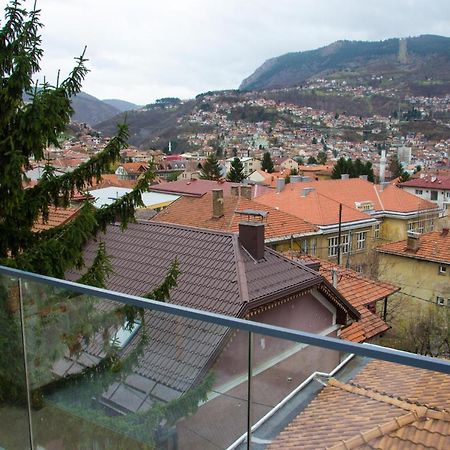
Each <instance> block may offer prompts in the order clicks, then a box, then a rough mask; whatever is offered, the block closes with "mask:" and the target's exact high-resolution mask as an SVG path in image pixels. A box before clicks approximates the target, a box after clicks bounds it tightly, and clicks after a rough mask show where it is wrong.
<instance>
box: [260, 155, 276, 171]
mask: <svg viewBox="0 0 450 450" xmlns="http://www.w3.org/2000/svg"><path fill="white" fill-rule="evenodd" d="M261 170H264V171H265V172H267V173H272V172H273V171H274V170H275V169H274V167H273V161H272V158H271V156H270V153H269V152H265V153H264V155H263V159H262V163H261Z"/></svg>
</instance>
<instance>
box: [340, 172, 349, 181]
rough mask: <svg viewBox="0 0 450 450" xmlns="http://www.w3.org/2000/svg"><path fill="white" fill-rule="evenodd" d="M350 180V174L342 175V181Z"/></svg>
mask: <svg viewBox="0 0 450 450" xmlns="http://www.w3.org/2000/svg"><path fill="white" fill-rule="evenodd" d="M349 178H350V175H349V174H348V173H342V174H341V180H348V179H349Z"/></svg>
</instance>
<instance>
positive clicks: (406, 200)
mask: <svg viewBox="0 0 450 450" xmlns="http://www.w3.org/2000/svg"><path fill="white" fill-rule="evenodd" d="M307 187H310V188H314V190H313V191H312V192H310V193H309V194H308V195H307V196H306V197H304V196H302V190H303V189H304V188H307ZM365 201H370V202H372V203H373V206H374V210H375V211H376V212H378V213H389V212H394V213H412V212H415V211H422V210H429V209H432V210H437V208H438V207H437V205H435V204H434V203H431V202H429V201H427V200H423V199H420V198H418V197H416V196H415V195H412V194H410V193H408V192H406V191H403V190H402V189H400V188H398V187H396V186H393V185H389V186H386V187H384V189H383V190H382V189H381V186H379V185H374V184H373V183H370V182H368V181H365V180H362V179H360V178H351V179H348V180H321V181H308V182H304V183H294V184H289V185H287V186H286V187H285V188H284V190H283V191H282V192H281V193H276V192H271V193H267V194H263V195H261V196H260V197H258V202H260V203H263V204H265V205H269V206H273V207H279V208H280V210H282V211H285V212H289V213H291V214H295V215H296V216H298V217H301V218H303V219H304V220H307V221H308V222H311V223H314V224H317V225H330V224H336V223H337V222H338V211H339V203H342V204H343V205H344V208H343V211H342V220H343V222H351V221H357V220H364V219H365V220H367V219H369V218H370V217H371V216H370V214H367V213H365V212H361V211H358V210H357V208H356V203H358V202H365Z"/></svg>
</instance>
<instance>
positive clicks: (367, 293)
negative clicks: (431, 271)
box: [300, 256, 400, 342]
mask: <svg viewBox="0 0 450 450" xmlns="http://www.w3.org/2000/svg"><path fill="white" fill-rule="evenodd" d="M300 259H301V260H302V261H310V262H320V269H319V273H320V274H321V275H322V276H323V277H324V278H325V279H327V280H328V281H329V282H330V283H331V282H332V278H333V277H332V269H336V270H337V271H338V286H337V289H338V291H339V292H340V293H341V294H342V296H343V297H344V298H346V299H347V300H348V302H349V303H350V304H351V305H352V306H354V307H355V308H356V309H357V311H358V312H359V313H360V314H361V319H360V320H358V321H357V322H353V323H352V324H351V325H349V326H347V327H346V328H344V329H343V330H342V331H341V334H340V337H341V338H343V339H347V340H349V341H353V342H364V341H366V340H367V339H370V338H372V337H375V336H378V335H379V334H380V333H384V332H385V331H387V330H388V329H389V325H388V324H387V323H386V322H384V320H382V319H381V318H380V317H378V316H377V315H376V314H374V313H372V312H370V311H369V310H368V309H367V307H366V306H367V305H370V304H371V303H374V302H377V301H379V300H381V299H384V298H385V297H388V296H390V295H392V294H394V293H395V292H398V291H399V290H400V288H399V287H397V286H394V285H393V284H390V283H386V282H384V281H378V280H372V279H371V278H368V277H366V276H364V275H362V274H360V273H358V272H355V271H354V270H351V269H346V268H344V267H341V266H339V265H337V264H333V263H332V262H330V261H326V260H321V259H318V258H314V257H312V256H302V257H301V258H300Z"/></svg>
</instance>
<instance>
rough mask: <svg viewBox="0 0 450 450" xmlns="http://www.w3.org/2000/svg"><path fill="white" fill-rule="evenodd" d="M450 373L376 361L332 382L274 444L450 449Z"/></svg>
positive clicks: (344, 449) (315, 449)
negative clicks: (344, 380)
mask: <svg viewBox="0 0 450 450" xmlns="http://www.w3.org/2000/svg"><path fill="white" fill-rule="evenodd" d="M449 408H450V376H449V375H445V374H442V373H437V372H431V371H428V370H424V369H416V368H414V367H407V366H402V365H399V364H394V363H388V362H384V361H371V362H369V363H368V364H367V365H366V367H365V368H363V369H362V370H361V371H360V372H359V373H358V374H357V375H356V376H355V377H354V378H353V379H352V380H351V381H350V382H348V383H342V382H340V381H337V380H334V379H330V380H329V381H328V385H327V386H326V387H325V388H323V389H322V390H321V392H320V393H319V394H318V395H317V396H316V398H315V399H314V400H312V401H311V402H310V403H309V405H308V406H307V407H306V408H305V409H304V410H303V411H302V412H301V413H300V414H299V415H298V416H297V417H296V418H295V419H294V420H293V421H292V422H291V423H290V424H289V425H288V426H287V427H286V428H285V429H284V430H283V431H282V432H281V433H280V434H279V435H278V437H277V439H275V441H273V442H272V444H270V445H269V446H268V449H270V450H274V449H280V448H293V449H294V448H295V449H302V450H309V449H310V450H320V449H325V448H327V449H333V450H350V449H360V450H362V449H373V448H376V449H380V450H387V449H405V450H406V449H425V448H427V449H428V448H429V449H431V448H433V449H438V450H446V449H448V448H450V414H449V413H448V410H449Z"/></svg>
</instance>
